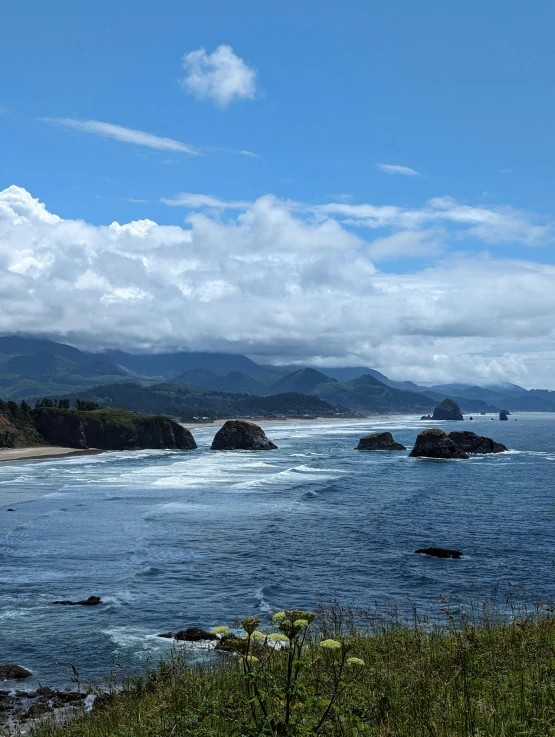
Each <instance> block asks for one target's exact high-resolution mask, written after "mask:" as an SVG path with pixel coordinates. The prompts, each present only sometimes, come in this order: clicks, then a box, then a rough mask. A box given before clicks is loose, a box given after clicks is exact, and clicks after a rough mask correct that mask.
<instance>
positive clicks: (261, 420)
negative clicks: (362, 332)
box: [177, 414, 412, 430]
mask: <svg viewBox="0 0 555 737" xmlns="http://www.w3.org/2000/svg"><path fill="white" fill-rule="evenodd" d="M392 416H394V415H384V414H382V415H368V417H282V418H281V417H276V418H269V417H249V418H248V419H246V418H240V417H228V418H226V419H221V420H211V421H210V422H197V423H187V422H178V423H177V424H178V425H181V426H182V427H184V428H186V429H187V430H198V429H200V428H202V427H221V426H222V425H224V424H225V423H226V422H230V421H232V420H239V419H245V421H246V422H255V423H256V424H257V425H282V424H283V425H289V424H293V423H298V422H302V423H307V424H308V423H315V422H317V423H320V422H322V423H323V422H368V421H370V422H372V421H374V420H388V419H390V417H392ZM403 416H405V415H403ZM411 416H412V415H411Z"/></svg>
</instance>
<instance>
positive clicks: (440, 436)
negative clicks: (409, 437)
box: [410, 428, 469, 458]
mask: <svg viewBox="0 0 555 737" xmlns="http://www.w3.org/2000/svg"><path fill="white" fill-rule="evenodd" d="M410 455H411V456H412V457H413V458H468V457H469V456H468V454H467V453H465V452H464V450H462V449H461V448H459V447H457V446H456V445H455V443H454V442H453V441H452V440H451V438H450V437H449V436H448V435H447V433H445V432H443V430H439V429H438V428H434V429H432V430H423V431H422V432H421V433H420V434H419V435H418V436H417V437H416V441H415V443H414V448H413V449H412V450H411V452H410Z"/></svg>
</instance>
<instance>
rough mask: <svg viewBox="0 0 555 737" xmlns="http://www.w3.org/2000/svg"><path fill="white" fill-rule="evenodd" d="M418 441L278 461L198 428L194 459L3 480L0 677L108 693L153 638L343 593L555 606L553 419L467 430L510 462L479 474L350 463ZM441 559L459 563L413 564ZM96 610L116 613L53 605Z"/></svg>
mask: <svg viewBox="0 0 555 737" xmlns="http://www.w3.org/2000/svg"><path fill="white" fill-rule="evenodd" d="M515 417H518V421H517V422H515V421H514V419H515ZM444 424H449V423H444ZM454 424H455V423H452V424H451V425H450V429H452V428H453V427H454ZM423 426H425V425H424V423H422V422H420V421H418V420H416V419H414V418H394V419H390V420H387V421H373V422H372V421H365V422H336V423H313V424H301V423H299V424H282V425H267V426H265V429H266V431H267V434H268V436H269V437H270V438H271V439H273V440H274V441H275V442H276V443H277V444H278V446H279V450H277V451H270V452H264V453H262V452H260V453H215V452H211V451H210V450H209V443H210V441H211V439H212V437H213V435H214V433H215V429H214V428H202V429H200V430H197V431H195V436H196V438H197V441H198V443H199V450H198V451H196V452H192V453H179V452H164V451H144V452H135V453H106V454H103V455H99V456H87V457H80V458H73V459H65V460H52V461H43V462H34V463H31V462H27V463H4V464H2V465H1V466H0V663H1V662H15V663H19V664H21V665H24V666H26V667H28V668H30V669H31V670H32V671H33V673H34V675H35V682H36V681H38V680H40V681H41V682H42V683H48V684H49V685H62V684H65V683H67V681H68V679H69V677H70V676H71V673H70V666H71V664H75V665H76V666H77V667H78V668H79V670H80V672H81V675H82V677H83V678H86V679H94V678H99V677H102V676H105V675H106V674H107V673H108V671H109V670H110V668H111V663H112V660H113V659H116V660H117V661H118V662H120V663H123V664H125V665H130V666H134V665H139V664H140V663H142V662H144V661H145V659H154V660H155V659H156V658H157V657H158V656H159V655H160V654H162V653H164V652H166V651H167V649H168V648H169V647H170V644H169V643H168V642H167V641H164V640H161V639H159V638H157V637H156V634H157V633H159V632H165V631H168V630H173V631H175V630H177V629H181V628H183V627H186V626H190V625H201V626H204V627H211V626H214V625H219V624H222V623H223V624H225V623H230V621H231V620H232V619H233V618H234V617H236V616H242V615H246V614H252V613H255V612H257V613H259V614H261V616H262V617H265V616H268V614H269V612H270V611H271V610H272V609H273V608H274V607H275V608H283V607H291V606H303V607H307V608H311V607H312V606H314V605H315V603H316V602H317V601H318V600H322V599H325V598H326V597H328V596H331V595H333V594H334V593H336V594H337V595H338V596H339V597H340V599H342V600H344V601H346V602H347V601H354V602H355V603H357V604H360V605H367V604H372V603H373V602H375V601H376V600H377V601H382V600H384V599H385V598H391V597H394V598H398V599H399V600H400V601H404V600H405V597H406V595H407V594H410V595H411V596H412V597H413V598H414V599H415V601H417V602H418V603H419V604H421V605H422V606H429V605H431V604H436V603H437V602H438V600H439V596H440V595H441V594H443V595H444V596H447V597H459V596H461V592H463V594H464V592H472V595H473V596H474V597H475V598H479V597H483V598H486V597H487V596H489V595H491V593H492V592H493V590H494V588H495V585H496V583H497V582H498V581H499V580H501V581H503V582H505V583H506V582H511V583H512V584H514V585H517V584H522V585H524V586H525V587H526V588H527V589H528V590H529V591H530V592H532V593H534V594H536V595H538V596H540V597H542V598H544V599H553V582H554V572H553V570H554V569H553V568H552V559H553V557H555V550H554V543H555V524H554V523H555V488H554V484H553V471H554V469H555V465H554V462H555V415H538V414H536V415H534V414H529V415H522V414H520V415H513V416H511V418H510V421H509V422H505V423H503V422H498V421H495V422H493V421H491V419H490V418H489V417H479V418H477V419H476V420H475V421H474V422H472V423H467V422H465V423H464V425H462V424H459V423H457V429H459V428H461V427H463V426H464V427H468V429H472V430H474V431H476V432H480V433H482V434H488V435H490V436H492V437H494V439H495V440H498V441H500V442H503V443H505V444H506V445H507V446H509V447H510V448H511V449H512V452H510V453H504V454H500V455H496V456H477V457H474V458H472V459H470V460H468V461H426V460H421V459H412V458H408V454H407V453H406V452H396V453H363V452H356V451H354V450H353V448H354V446H355V445H356V442H357V441H358V438H359V437H360V436H362V435H364V434H366V433H367V432H370V431H373V430H379V429H390V430H392V432H393V434H394V436H395V439H396V440H398V441H399V442H402V443H404V444H405V445H407V447H409V448H410V447H411V446H412V444H413V442H414V439H415V436H416V434H417V432H419V431H420V430H421V429H423ZM7 507H12V508H13V509H15V511H14V512H7V511H6V510H7ZM431 545H436V546H442V547H450V548H457V549H459V550H461V551H463V553H464V557H463V558H462V559H461V560H459V561H451V560H448V561H445V560H436V559H432V558H427V557H423V556H419V555H415V553H414V551H415V550H416V549H417V548H420V547H426V546H431ZM90 595H100V596H102V598H103V600H104V601H105V602H106V603H105V604H104V605H103V606H100V607H96V608H88V607H87V608H83V607H59V606H53V605H52V604H51V602H52V601H54V600H55V599H65V598H69V599H79V598H86V597H88V596H90Z"/></svg>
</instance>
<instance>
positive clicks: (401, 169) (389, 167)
mask: <svg viewBox="0 0 555 737" xmlns="http://www.w3.org/2000/svg"><path fill="white" fill-rule="evenodd" d="M377 167H378V169H379V170H380V171H383V172H384V174H403V175H404V176H406V177H418V176H420V174H419V173H418V172H417V171H416V169H411V168H410V167H409V166H399V165H398V164H377Z"/></svg>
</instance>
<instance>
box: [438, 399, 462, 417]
mask: <svg viewBox="0 0 555 737" xmlns="http://www.w3.org/2000/svg"><path fill="white" fill-rule="evenodd" d="M432 419H433V420H462V419H464V418H463V416H462V413H461V411H460V409H459V405H458V404H456V403H455V402H453V400H452V399H444V400H443V402H441V403H440V404H438V405H437V407H436V408H435V409H434V414H433V415H432Z"/></svg>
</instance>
